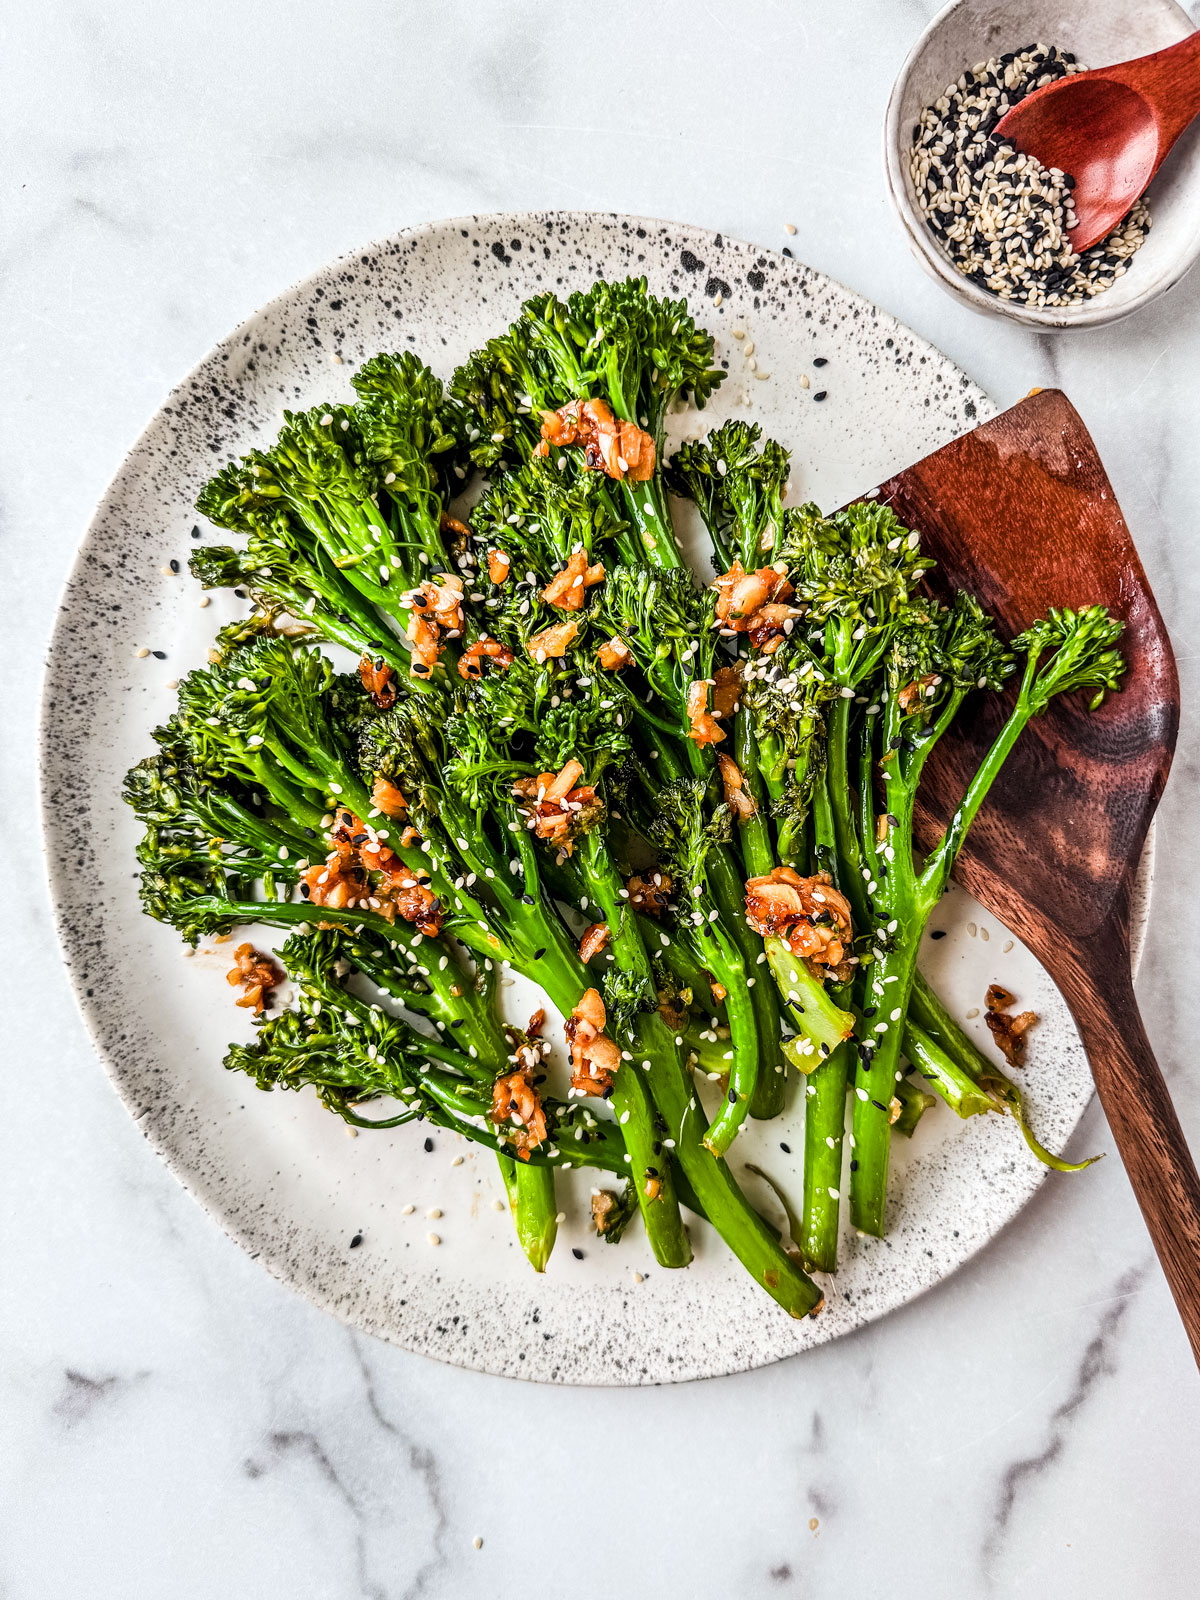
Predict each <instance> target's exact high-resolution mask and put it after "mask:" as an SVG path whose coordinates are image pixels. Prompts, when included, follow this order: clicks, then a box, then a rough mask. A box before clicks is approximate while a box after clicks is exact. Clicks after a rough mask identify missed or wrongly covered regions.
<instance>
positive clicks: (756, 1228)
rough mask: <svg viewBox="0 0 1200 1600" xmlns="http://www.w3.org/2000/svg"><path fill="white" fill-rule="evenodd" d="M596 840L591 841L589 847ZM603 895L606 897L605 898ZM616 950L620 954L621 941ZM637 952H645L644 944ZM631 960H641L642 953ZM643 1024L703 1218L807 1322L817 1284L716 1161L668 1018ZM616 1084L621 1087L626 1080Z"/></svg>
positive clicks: (658, 1093)
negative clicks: (708, 1148)
mask: <svg viewBox="0 0 1200 1600" xmlns="http://www.w3.org/2000/svg"><path fill="white" fill-rule="evenodd" d="M595 837H596V836H595V835H594V834H593V835H590V836H589V840H588V841H585V844H586V843H589V842H590V841H591V840H592V839H595ZM592 850H593V852H594V853H593V854H592V864H591V865H592V870H591V871H590V872H589V882H591V883H592V885H593V888H594V890H595V891H596V893H595V898H596V899H597V900H598V901H599V902H600V903H601V904H602V905H605V906H606V908H607V909H608V913H609V915H610V916H612V915H615V914H617V913H618V912H619V908H620V899H619V891H620V886H621V885H620V879H619V878H618V877H617V874H616V871H615V869H614V868H613V866H612V863H611V860H609V858H608V853H607V851H606V850H605V849H604V848H603V845H602V844H600V842H599V841H597V844H596V845H595V846H593V847H592ZM601 888H603V893H600V892H599V891H600V890H601ZM610 925H611V924H610ZM628 926H629V928H630V929H632V930H633V931H634V932H635V933H636V927H635V924H634V923H633V920H632V919H629V923H628ZM613 942H614V946H615V944H616V936H615V934H614V940H613ZM638 944H639V946H640V940H639V941H638ZM632 954H633V958H634V959H636V952H633V953H632ZM640 961H641V962H644V963H645V967H644V968H643V970H645V971H647V975H649V972H648V969H649V962H648V960H647V958H646V955H645V949H644V947H642V949H641V958H640ZM639 965H640V962H639ZM640 1020H641V1023H642V1027H643V1029H644V1030H645V1031H644V1034H643V1041H644V1043H645V1044H646V1045H647V1047H648V1048H647V1053H646V1056H645V1057H644V1058H643V1059H644V1060H645V1061H648V1062H649V1066H648V1067H646V1068H645V1075H646V1081H648V1083H649V1086H650V1092H651V1094H652V1095H653V1097H654V1103H655V1105H656V1106H657V1107H658V1110H659V1112H660V1114H661V1115H662V1117H663V1118H664V1119H665V1121H666V1123H667V1125H668V1128H669V1130H670V1134H671V1136H672V1137H673V1138H674V1139H675V1156H676V1159H677V1160H678V1161H679V1163H680V1165H681V1166H682V1167H683V1171H684V1174H685V1176H686V1178H687V1181H688V1183H689V1184H690V1186H691V1189H692V1191H693V1193H694V1195H695V1198H696V1200H697V1202H698V1204H699V1206H700V1207H701V1208H702V1214H703V1215H704V1216H707V1218H708V1220H709V1221H710V1222H711V1223H712V1225H713V1227H714V1228H715V1229H716V1230H717V1232H718V1233H719V1234H720V1235H721V1237H722V1238H723V1239H724V1240H725V1243H726V1244H727V1245H728V1246H729V1248H730V1249H731V1250H732V1251H733V1253H734V1254H735V1255H736V1256H737V1257H738V1259H739V1260H740V1261H741V1263H742V1265H743V1266H744V1267H745V1268H746V1270H747V1271H748V1272H749V1273H750V1275H751V1276H752V1277H753V1278H754V1280H755V1281H756V1282H757V1283H761V1284H762V1285H763V1287H764V1288H765V1289H766V1290H767V1292H768V1294H770V1295H771V1296H772V1297H773V1298H774V1299H775V1300H777V1301H778V1302H779V1304H780V1305H781V1306H783V1308H784V1310H785V1311H787V1312H788V1313H789V1315H791V1316H793V1317H803V1316H808V1315H809V1314H810V1313H811V1312H813V1311H817V1310H819V1309H820V1307H821V1305H822V1303H823V1300H822V1296H821V1292H820V1290H819V1289H818V1288H817V1286H816V1284H814V1283H813V1282H812V1280H811V1279H810V1278H809V1277H808V1276H807V1275H806V1274H805V1273H804V1272H802V1271H801V1269H800V1268H799V1267H798V1266H797V1265H796V1263H795V1262H794V1261H793V1260H792V1259H791V1257H790V1256H789V1255H788V1254H787V1252H786V1251H785V1250H783V1249H782V1248H781V1247H780V1244H779V1242H778V1239H777V1238H776V1237H775V1236H774V1235H773V1234H772V1232H771V1230H770V1229H769V1228H768V1227H767V1226H766V1224H765V1223H764V1222H763V1220H762V1218H761V1217H760V1216H759V1215H758V1213H757V1212H756V1211H755V1210H754V1208H753V1207H752V1206H751V1205H750V1203H749V1201H748V1200H747V1199H746V1197H745V1195H744V1194H743V1193H742V1191H741V1190H740V1189H739V1188H738V1186H737V1184H736V1183H735V1182H734V1179H733V1175H732V1173H731V1172H730V1170H729V1167H728V1165H727V1164H726V1162H725V1161H724V1159H723V1158H721V1157H716V1158H714V1157H713V1156H712V1155H711V1154H710V1153H709V1152H708V1151H707V1150H706V1149H705V1147H704V1143H703V1140H704V1134H705V1132H706V1123H705V1116H704V1112H703V1109H702V1108H701V1106H700V1102H699V1100H698V1098H697V1096H696V1094H695V1090H694V1087H693V1085H692V1081H691V1079H690V1078H689V1076H688V1074H687V1072H686V1071H685V1070H684V1066H683V1062H682V1059H681V1057H680V1053H679V1050H678V1049H677V1048H676V1046H675V1043H674V1040H673V1038H672V1036H671V1034H670V1032H669V1031H668V1030H667V1027H666V1025H665V1023H664V1022H663V1020H662V1018H661V1017H660V1016H659V1015H658V1013H657V1012H654V1013H650V1014H646V1015H644V1016H643V1017H642V1018H641V1019H640ZM617 1076H618V1081H619V1080H620V1077H621V1074H620V1073H618V1075H617Z"/></svg>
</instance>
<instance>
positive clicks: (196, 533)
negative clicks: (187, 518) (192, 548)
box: [192, 523, 200, 539]
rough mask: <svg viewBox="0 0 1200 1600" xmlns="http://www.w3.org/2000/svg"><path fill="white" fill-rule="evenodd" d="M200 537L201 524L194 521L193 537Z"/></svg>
mask: <svg viewBox="0 0 1200 1600" xmlns="http://www.w3.org/2000/svg"><path fill="white" fill-rule="evenodd" d="M199 537H200V526H199V524H198V523H194V524H193V525H192V538H193V539H198V538H199Z"/></svg>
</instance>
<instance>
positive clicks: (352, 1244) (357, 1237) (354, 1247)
mask: <svg viewBox="0 0 1200 1600" xmlns="http://www.w3.org/2000/svg"><path fill="white" fill-rule="evenodd" d="M361 1243H362V1234H361V1233H356V1234H355V1235H354V1237H353V1239H351V1241H350V1248H351V1250H357V1249H358V1247H359V1245H360V1244H361Z"/></svg>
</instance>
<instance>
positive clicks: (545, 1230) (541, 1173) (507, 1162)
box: [497, 1156, 558, 1272]
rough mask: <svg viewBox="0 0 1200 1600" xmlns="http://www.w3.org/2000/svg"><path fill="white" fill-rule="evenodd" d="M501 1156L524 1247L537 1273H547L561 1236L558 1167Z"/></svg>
mask: <svg viewBox="0 0 1200 1600" xmlns="http://www.w3.org/2000/svg"><path fill="white" fill-rule="evenodd" d="M497 1159H498V1161H499V1164H500V1173H501V1176H502V1177H503V1179H504V1187H505V1188H506V1189H507V1190H508V1203H509V1208H510V1209H511V1211H512V1215H513V1222H514V1223H515V1225H516V1230H517V1238H518V1239H519V1240H520V1243H521V1249H522V1250H523V1251H524V1252H525V1258H526V1260H527V1261H528V1262H529V1265H530V1266H531V1267H532V1268H533V1270H534V1271H535V1272H545V1270H546V1263H547V1261H549V1259H550V1252H551V1251H552V1250H553V1249H554V1241H555V1238H556V1237H557V1235H558V1203H557V1201H556V1200H555V1198H554V1169H553V1168H552V1167H535V1166H531V1165H530V1164H529V1163H528V1162H525V1161H514V1160H513V1158H512V1157H511V1156H499V1157H498V1158H497Z"/></svg>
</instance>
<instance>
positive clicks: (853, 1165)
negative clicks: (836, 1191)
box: [850, 1156, 858, 1172]
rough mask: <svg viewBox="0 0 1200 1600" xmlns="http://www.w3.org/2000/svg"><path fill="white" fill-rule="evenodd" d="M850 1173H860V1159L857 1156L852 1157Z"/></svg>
mask: <svg viewBox="0 0 1200 1600" xmlns="http://www.w3.org/2000/svg"><path fill="white" fill-rule="evenodd" d="M850 1171H851V1172H857V1171H858V1157H857V1156H851V1157H850Z"/></svg>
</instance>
